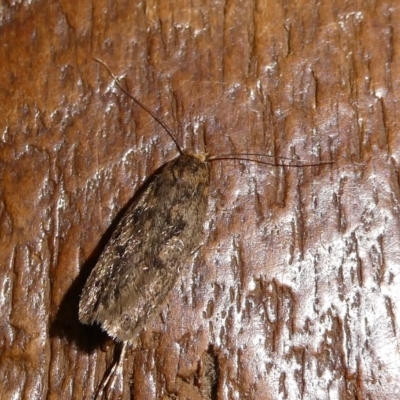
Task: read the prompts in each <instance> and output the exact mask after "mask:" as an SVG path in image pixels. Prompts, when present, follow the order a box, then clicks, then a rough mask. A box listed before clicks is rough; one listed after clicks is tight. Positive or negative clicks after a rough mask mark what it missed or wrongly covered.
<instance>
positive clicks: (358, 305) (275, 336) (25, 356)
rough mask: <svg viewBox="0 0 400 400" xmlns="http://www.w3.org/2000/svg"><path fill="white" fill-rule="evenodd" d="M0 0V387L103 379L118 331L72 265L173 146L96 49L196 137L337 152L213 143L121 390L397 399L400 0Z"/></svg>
mask: <svg viewBox="0 0 400 400" xmlns="http://www.w3.org/2000/svg"><path fill="white" fill-rule="evenodd" d="M0 7H1V12H0V21H1V25H0V29H1V42H2V46H1V47H0V52H1V53H0V54H1V63H0V104H1V106H0V107H1V116H2V118H1V120H0V132H1V137H0V157H1V158H0V160H1V164H0V173H1V185H0V190H1V192H0V193H1V203H0V206H1V208H0V246H1V248H0V260H1V261H0V268H1V269H0V288H1V291H0V293H1V295H0V307H1V312H2V318H1V322H0V346H1V351H0V377H1V378H0V397H1V398H2V399H10V398H21V399H44V398H47V399H90V398H92V397H93V394H94V393H95V391H96V388H97V387H98V386H99V384H100V381H101V380H102V378H103V377H104V375H105V373H106V371H107V369H109V368H110V366H111V365H112V362H113V357H114V345H110V346H104V344H107V336H106V335H105V334H104V333H102V332H101V330H100V328H99V327H97V326H93V327H87V326H84V325H82V324H80V323H79V320H78V302H79V296H80V293H81V290H82V287H83V284H84V283H85V280H86V278H87V276H88V275H89V273H90V271H91V270H92V268H93V267H94V265H95V263H96V260H97V259H98V257H99V255H100V253H101V251H102V249H103V248H104V246H105V244H106V243H107V240H108V239H109V237H110V235H111V233H112V230H113V228H114V227H115V225H116V223H117V222H118V221H119V220H120V218H121V215H122V214H123V212H124V210H126V207H127V205H128V204H129V201H130V199H132V197H133V196H134V194H135V193H136V192H137V191H138V189H139V188H140V187H141V185H142V184H143V182H144V181H145V179H146V178H147V177H149V176H150V175H151V174H153V173H154V171H156V170H157V168H158V167H160V166H161V165H163V164H164V163H166V162H167V161H169V160H171V159H173V158H174V157H175V156H176V155H177V154H178V152H177V149H176V146H175V145H174V143H173V142H172V141H171V139H170V138H169V137H168V135H167V134H166V132H165V131H164V130H163V129H162V127H161V126H160V125H159V124H158V123H156V122H155V121H154V120H153V119H152V118H151V117H150V116H149V115H148V114H147V113H145V112H144V111H143V110H141V109H140V108H139V107H138V106H137V105H135V104H134V103H133V102H132V100H131V99H130V98H129V97H127V96H126V95H125V94H124V93H123V92H122V91H121V90H120V89H119V88H118V87H117V86H116V85H115V83H114V82H113V80H112V78H111V77H110V76H109V74H108V73H107V71H106V70H105V69H104V68H103V67H102V66H101V65H99V63H96V62H95V61H93V57H98V58H101V59H102V60H104V61H105V62H106V63H107V64H108V66H109V67H110V68H111V70H112V71H113V72H114V74H115V75H117V76H118V77H119V79H120V80H121V82H122V83H123V84H124V85H125V86H126V88H127V89H128V90H129V91H130V92H131V93H132V94H133V95H134V96H136V97H137V98H139V99H140V100H141V101H142V102H143V103H144V104H145V105H147V107H149V108H150V109H151V110H153V111H154V112H155V113H156V114H157V115H158V116H160V118H162V120H163V121H164V122H165V123H167V124H168V125H170V126H171V127H172V129H173V131H174V132H175V133H176V138H177V140H178V142H179V143H180V144H181V146H182V147H183V148H184V149H186V150H188V151H193V152H208V153H209V154H211V155H221V154H227V153H229V154H230V153H263V154H269V155H271V156H272V157H271V158H270V159H269V162H271V163H272V164H274V163H275V164H277V163H284V162H286V161H287V160H281V159H278V158H276V157H277V156H282V157H298V158H299V159H302V160H308V161H313V162H315V161H321V162H322V161H330V160H333V161H335V163H334V164H331V165H320V166H317V167H302V168H289V167H282V166H271V165H264V164H257V163H252V162H247V161H241V160H235V161H226V160H225V161H214V162H212V163H210V168H211V185H210V189H211V190H210V198H209V204H208V214H207V223H206V224H205V226H204V243H203V245H202V247H201V248H200V249H199V251H198V252H197V253H196V254H195V256H194V257H193V259H192V260H185V262H184V265H182V271H183V272H182V274H181V277H180V279H179V282H178V284H177V285H176V286H175V287H174V289H173V290H172V291H171V293H170V295H169V297H168V301H167V302H166V303H165V306H164V307H163V312H162V313H161V314H160V316H158V317H157V318H156V319H154V321H153V322H152V323H151V324H150V325H149V326H147V327H146V328H145V330H144V331H143V332H142V334H141V337H140V339H141V340H140V343H139V344H138V346H136V347H135V348H134V349H132V350H131V351H130V352H129V354H128V357H127V359H126V362H125V365H126V368H125V375H124V382H125V385H124V395H123V398H126V399H128V398H131V397H132V398H134V399H135V400H139V399H145V400H151V399H318V400H325V399H326V400H328V399H334V398H335V399H374V400H379V399H382V400H383V399H385V400H387V399H393V400H394V399H397V398H399V393H400V348H399V335H400V334H399V315H400V314H399V309H400V297H399V293H400V280H399V272H400V223H399V213H400V206H399V204H400V187H399V182H400V178H399V168H398V163H399V158H400V146H399V142H400V135H399V134H398V122H397V121H398V120H399V118H400V116H399V118H397V116H398V115H399V112H400V111H399V107H398V103H399V101H400V91H399V90H400V87H399V82H400V59H399V54H400V42H399V40H398V38H399V37H400V36H399V35H400V34H399V29H400V7H399V5H398V2H397V1H395V0H392V1H385V2H384V1H379V0H378V1H375V2H366V1H355V2H352V3H351V4H350V3H348V2H346V1H340V0H337V1H332V2H310V1H304V0H300V1H296V2H279V1H256V2H252V1H247V2H246V1H228V2H221V1H214V2H201V1H198V2H197V1H194V2H193V1H192V2H188V1H184V0H176V1H174V2H169V1H148V2H126V1H115V2H87V1H81V2H79V3H76V4H75V3H74V2H68V1H61V2H55V1H51V0H49V1H38V2H16V3H15V2H10V3H8V4H3V5H2V6H0ZM111 343H112V342H111Z"/></svg>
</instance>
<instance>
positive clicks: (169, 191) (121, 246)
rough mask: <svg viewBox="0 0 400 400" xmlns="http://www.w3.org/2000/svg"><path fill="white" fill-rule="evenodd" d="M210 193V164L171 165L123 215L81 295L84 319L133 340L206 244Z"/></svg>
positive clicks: (186, 159) (184, 158)
mask: <svg viewBox="0 0 400 400" xmlns="http://www.w3.org/2000/svg"><path fill="white" fill-rule="evenodd" d="M208 189H209V169H208V166H207V164H206V162H205V161H201V160H199V159H198V158H197V157H194V156H191V155H185V154H184V155H180V156H179V157H177V158H176V159H174V160H173V161H170V162H169V163H167V164H166V165H165V166H164V167H163V168H162V169H161V171H160V173H159V174H158V175H157V176H156V177H155V178H154V180H153V181H152V182H151V184H150V186H149V187H148V189H147V190H146V191H145V192H144V193H143V194H142V196H141V197H140V198H139V199H138V201H137V202H135V203H134V204H133V205H132V206H131V207H130V208H129V209H128V210H127V212H126V214H125V215H124V216H123V218H122V220H121V221H120V223H119V224H118V225H117V227H116V229H115V231H114V233H113V234H112V236H111V239H110V241H109V243H108V244H107V246H106V247H105V249H104V251H103V253H102V254H101V256H100V258H99V261H98V262H97V264H96V266H95V267H94V269H93V271H92V273H91V274H90V276H89V278H88V280H87V282H86V284H85V286H84V288H83V291H82V296H81V300H80V304H79V319H80V321H81V322H83V323H86V324H88V323H89V324H90V323H94V322H97V323H99V324H100V325H101V327H102V328H103V329H104V330H105V331H106V332H107V333H108V334H109V335H110V336H112V337H113V338H114V339H116V340H119V341H128V342H130V341H133V340H134V339H135V338H136V336H137V334H138V333H139V332H140V331H141V330H142V328H143V327H144V326H145V325H146V324H147V323H148V322H149V320H150V319H151V318H152V317H153V315H154V314H155V313H157V311H158V310H159V308H160V306H161V305H162V304H163V302H164V301H165V298H166V296H167V295H168V293H169V291H170V290H171V288H172V287H173V285H174V283H175V282H176V279H177V277H178V276H179V270H180V268H181V267H182V265H184V263H185V262H186V261H187V258H188V257H189V256H190V255H191V254H192V252H193V251H194V250H195V249H196V248H197V247H198V246H199V244H200V242H201V240H202V231H203V224H204V220H205V215H206V208H207V198H208Z"/></svg>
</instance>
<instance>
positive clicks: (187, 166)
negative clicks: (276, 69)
mask: <svg viewBox="0 0 400 400" xmlns="http://www.w3.org/2000/svg"><path fill="white" fill-rule="evenodd" d="M95 60H96V61H98V62H99V63H101V64H102V65H103V66H104V67H105V68H106V69H107V70H108V72H109V73H110V75H111V76H112V77H113V78H114V80H115V82H116V83H117V84H118V86H119V87H120V88H121V90H122V91H123V92H124V93H125V94H126V95H128V96H129V97H130V98H131V99H132V100H133V101H135V102H136V103H137V104H138V105H139V106H140V107H142V108H143V109H144V110H145V111H147V112H148V113H149V114H150V115H152V116H153V118H155V120H156V121H158V122H159V123H160V124H161V125H162V126H163V127H164V129H165V130H166V132H167V133H168V134H169V136H170V137H171V139H172V140H173V141H174V142H175V144H176V146H177V149H178V151H179V156H178V157H177V158H175V159H174V160H172V161H170V162H168V163H167V164H165V165H164V166H163V167H162V168H161V170H160V171H159V172H158V174H157V175H156V176H155V177H154V179H153V180H152V181H151V183H150V184H149V186H148V187H147V189H146V190H145V191H144V192H143V194H142V195H141V196H140V197H139V198H138V199H137V200H136V201H135V202H134V203H133V204H132V205H131V206H130V208H129V209H128V210H127V211H126V213H125V215H124V216H123V217H122V219H121V221H120V222H119V224H118V225H117V227H116V229H115V231H114V232H113V234H112V236H111V239H110V241H109V242H108V244H107V245H106V247H105V248H104V250H103V252H102V254H101V255H100V258H99V260H98V262H97V264H96V265H95V267H94V269H93V270H92V272H91V274H90V276H89V278H88V279H87V281H86V284H85V285H84V288H83V291H82V295H81V298H80V303H79V320H80V321H81V322H82V323H84V324H93V323H97V324H99V325H100V326H101V328H102V329H103V330H105V331H106V332H107V333H108V334H109V335H110V336H111V337H112V338H114V339H115V340H116V341H119V342H123V344H124V345H123V348H122V354H121V356H120V362H121V359H122V365H123V357H124V354H125V351H126V347H127V345H129V344H132V343H134V342H135V341H136V338H137V336H138V334H139V333H140V332H141V330H142V329H143V328H144V327H145V326H146V325H147V324H148V323H149V322H150V321H151V319H152V318H154V316H155V315H157V313H159V312H160V308H161V307H162V305H163V304H164V302H165V299H166V297H167V295H168V293H169V292H170V290H171V289H172V288H173V286H174V284H175V283H176V281H177V279H178V277H179V275H180V270H181V269H182V268H183V267H184V265H185V262H186V261H187V259H188V258H189V257H190V256H191V255H192V254H193V253H194V251H196V249H197V248H198V247H199V246H200V244H201V241H202V236H203V224H204V222H205V217H206V211H207V199H208V193H209V184H210V172H209V162H210V161H214V160H221V159H226V158H232V156H231V155H222V156H217V157H208V156H207V155H201V154H200V155H199V154H192V153H189V152H186V151H184V150H182V149H181V147H180V146H179V144H178V143H177V141H176V139H175V137H174V135H173V134H172V131H171V130H170V129H169V128H168V126H167V125H165V124H164V123H163V122H162V121H161V119H159V118H158V117H157V116H156V115H155V114H154V113H153V112H152V111H151V110H149V109H148V108H147V107H146V106H145V105H144V104H142V103H141V102H140V101H139V100H137V99H136V98H135V97H133V96H132V95H131V94H130V93H129V92H127V91H126V90H125V89H124V88H123V86H122V85H121V84H120V83H119V81H118V79H117V78H116V77H115V76H114V75H113V73H112V72H111V70H110V69H109V68H108V66H107V65H106V64H105V63H104V62H103V61H101V60H99V59H95ZM241 156H243V155H240V154H239V155H235V158H240V157H241ZM246 156H248V154H247V155H246ZM253 156H254V154H253ZM250 161H257V162H262V163H265V164H270V163H268V162H264V161H258V160H250ZM329 163H330V162H326V163H324V162H323V163H321V162H318V163H309V164H303V165H302V166H304V165H321V164H329ZM272 165H277V164H272ZM278 165H279V164H278ZM115 368H122V366H121V364H120V365H119V366H118V365H116V366H115ZM114 372H115V369H114V371H112V373H114ZM110 374H111V373H110ZM107 380H108V379H107ZM107 380H106V382H105V383H104V384H103V385H102V388H101V390H100V391H99V394H101V393H102V390H103V388H104V387H105V386H106V384H107Z"/></svg>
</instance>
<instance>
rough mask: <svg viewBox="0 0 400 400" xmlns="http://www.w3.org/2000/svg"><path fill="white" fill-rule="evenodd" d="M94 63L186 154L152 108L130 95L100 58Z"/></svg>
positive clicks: (95, 59)
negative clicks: (105, 71) (100, 66)
mask: <svg viewBox="0 0 400 400" xmlns="http://www.w3.org/2000/svg"><path fill="white" fill-rule="evenodd" d="M93 60H94V61H96V62H98V63H99V64H101V65H102V66H103V67H104V68H105V69H106V70H107V71H108V73H109V74H110V75H111V77H112V78H113V79H114V81H115V83H116V84H117V85H118V87H119V88H120V89H121V90H122V91H123V92H124V93H125V94H126V95H127V96H128V97H129V98H130V99H132V100H133V101H134V102H135V103H136V104H137V105H138V106H139V107H141V108H142V109H143V110H144V111H147V113H149V114H150V115H151V116H152V117H153V118H154V119H155V120H156V121H157V122H158V123H159V124H160V125H161V126H162V127H163V128H164V129H165V131H166V132H167V133H168V135H169V136H170V138H171V139H172V140H173V142H174V143H175V146H176V147H177V149H178V151H179V153H180V154H184V151H183V150H182V148H181V146H180V145H179V143H178V141H177V140H176V139H175V136H174V134H173V133H172V129H171V128H170V127H169V126H168V125H167V124H166V123H164V122H163V121H162V120H161V119H160V118H159V117H157V115H156V114H154V112H153V111H151V110H150V108H148V107H146V106H145V105H144V104H143V103H142V102H141V101H139V100H138V99H137V98H136V97H134V96H133V95H132V94H131V93H129V92H128V91H127V90H126V89H125V88H124V87H123V86H122V84H121V82H120V81H119V79H118V78H117V77H116V76H115V75H114V74H113V73H112V71H111V69H110V68H109V67H108V65H107V64H106V63H105V62H104V61H103V60H101V59H100V58H93Z"/></svg>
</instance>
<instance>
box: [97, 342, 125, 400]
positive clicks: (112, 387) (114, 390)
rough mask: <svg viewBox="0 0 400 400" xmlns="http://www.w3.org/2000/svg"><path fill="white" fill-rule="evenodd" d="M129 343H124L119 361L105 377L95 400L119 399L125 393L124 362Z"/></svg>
mask: <svg viewBox="0 0 400 400" xmlns="http://www.w3.org/2000/svg"><path fill="white" fill-rule="evenodd" d="M128 347H129V344H128V342H123V344H122V349H121V352H120V354H119V357H118V361H116V362H115V363H114V365H113V366H112V368H111V370H110V372H109V373H108V374H107V376H105V377H104V378H103V380H102V382H101V384H100V386H99V388H98V389H97V393H96V396H95V400H100V399H113V398H116V399H119V398H121V397H122V395H123V393H124V361H125V355H126V351H127V349H128Z"/></svg>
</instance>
